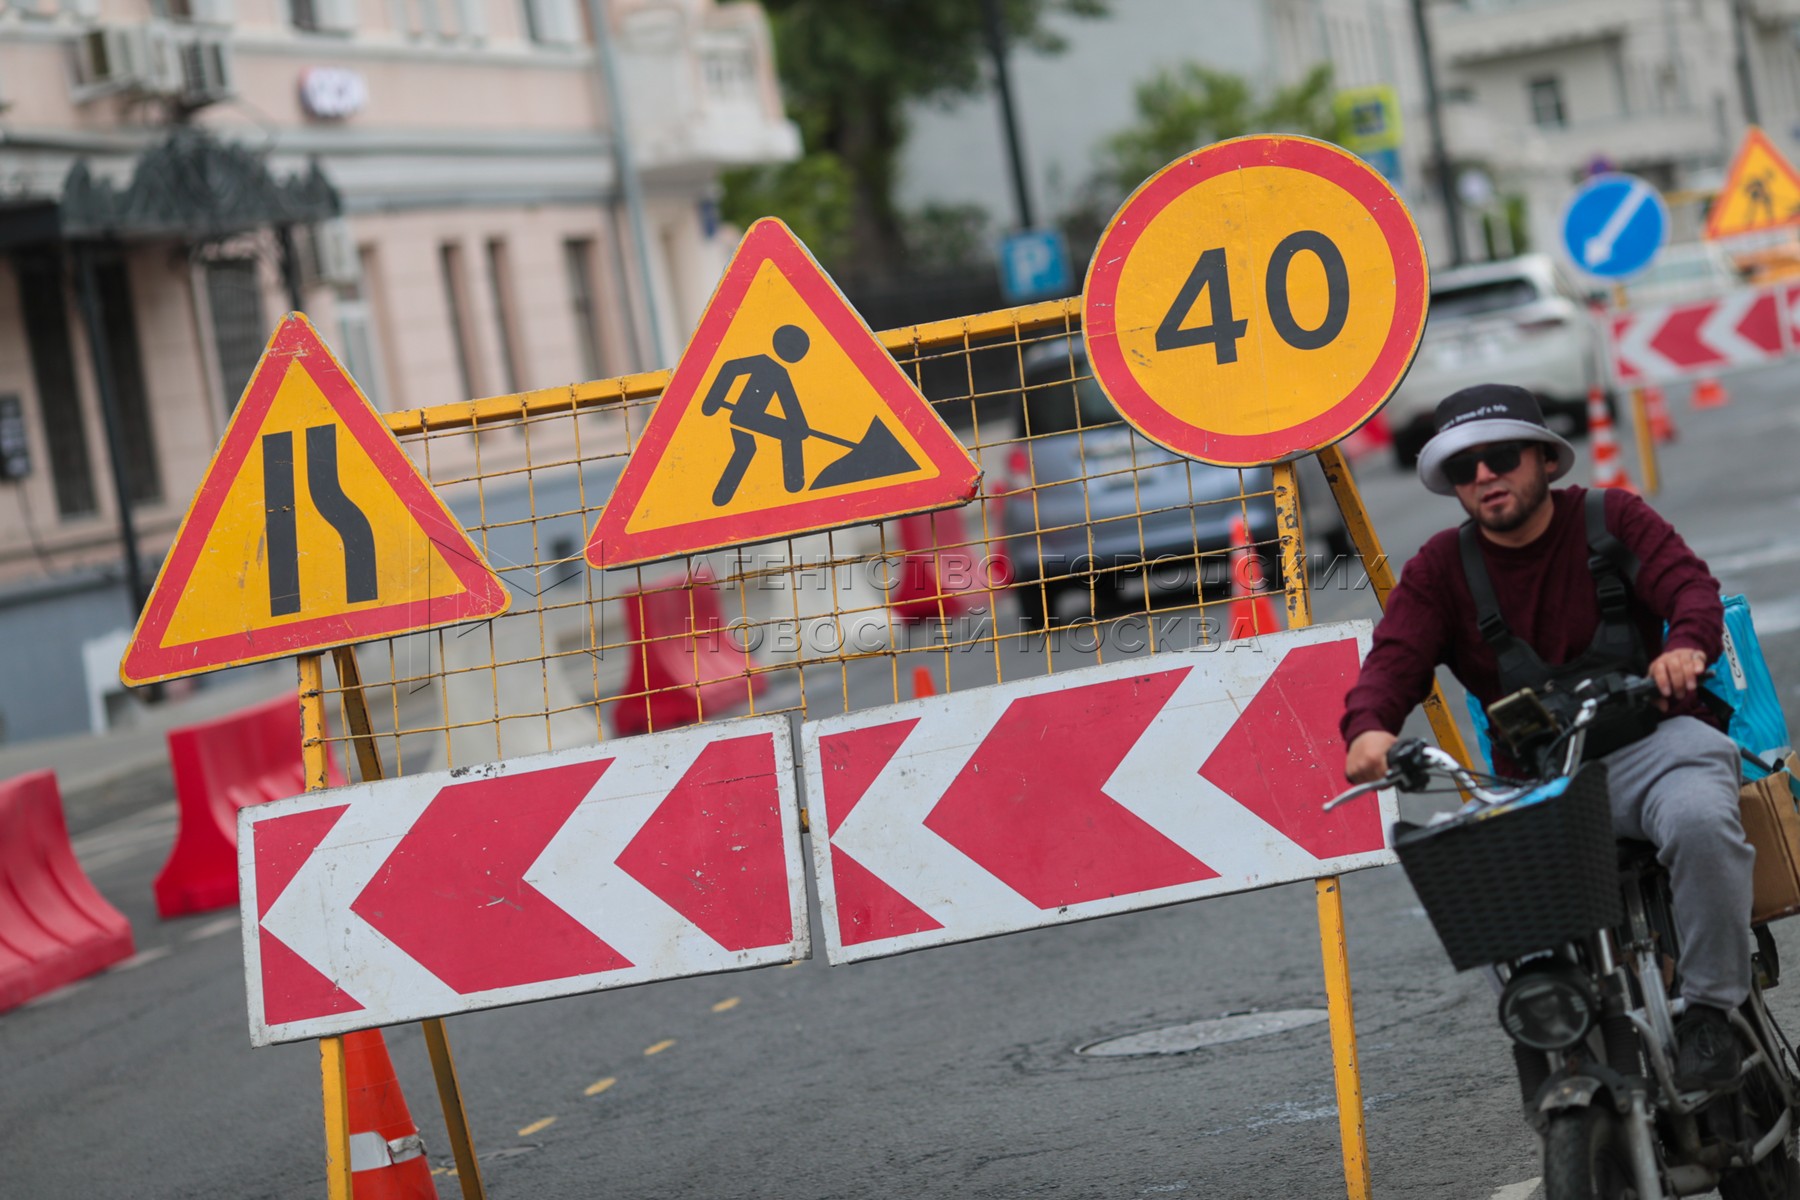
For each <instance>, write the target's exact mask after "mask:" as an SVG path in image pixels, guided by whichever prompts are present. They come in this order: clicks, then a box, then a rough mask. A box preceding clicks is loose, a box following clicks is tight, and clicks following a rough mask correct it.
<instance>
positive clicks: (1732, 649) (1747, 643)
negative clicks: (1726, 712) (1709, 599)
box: [1704, 596, 1793, 762]
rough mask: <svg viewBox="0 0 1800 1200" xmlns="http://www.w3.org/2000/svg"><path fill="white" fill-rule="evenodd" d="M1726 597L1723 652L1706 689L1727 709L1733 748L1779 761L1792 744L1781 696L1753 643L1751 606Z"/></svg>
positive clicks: (1759, 648)
mask: <svg viewBox="0 0 1800 1200" xmlns="http://www.w3.org/2000/svg"><path fill="white" fill-rule="evenodd" d="M1724 599H1725V651H1724V653H1722V654H1720V655H1719V661H1718V662H1716V663H1714V664H1713V675H1712V678H1711V679H1709V680H1707V681H1706V683H1705V684H1704V686H1705V688H1706V690H1707V691H1709V692H1711V693H1712V694H1713V695H1715V696H1717V697H1718V698H1719V699H1721V700H1723V701H1724V702H1725V703H1727V704H1729V705H1730V706H1731V724H1730V726H1729V727H1728V729H1727V732H1729V733H1730V734H1731V736H1732V738H1733V739H1734V740H1735V741H1736V742H1737V744H1738V745H1740V746H1742V747H1743V748H1744V749H1746V750H1748V751H1749V752H1750V753H1752V754H1754V755H1756V756H1757V757H1758V758H1760V759H1763V760H1764V761H1776V762H1779V761H1780V760H1781V759H1783V758H1785V757H1787V754H1788V752H1789V750H1791V749H1792V746H1793V739H1792V738H1791V737H1789V736H1788V724H1787V714H1785V713H1783V712H1782V711H1781V693H1780V692H1778V691H1777V690H1776V689H1775V679H1774V677H1773V676H1771V675H1770V674H1769V664H1768V661H1767V660H1766V659H1764V658H1763V652H1762V643H1761V642H1759V641H1757V639H1756V626H1755V624H1754V623H1753V622H1752V621H1751V619H1750V602H1749V601H1748V600H1746V599H1745V598H1744V597H1742V596H1726V597H1725V598H1724Z"/></svg>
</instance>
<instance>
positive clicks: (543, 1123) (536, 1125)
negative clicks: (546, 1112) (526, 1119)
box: [519, 1117, 556, 1137]
mask: <svg viewBox="0 0 1800 1200" xmlns="http://www.w3.org/2000/svg"><path fill="white" fill-rule="evenodd" d="M554 1124H556V1118H555V1117H545V1118H543V1119H542V1120H540V1121H533V1122H532V1123H531V1124H529V1125H527V1126H526V1127H525V1128H523V1129H521V1130H519V1136H520V1137H530V1136H531V1135H532V1134H534V1133H538V1132H540V1131H541V1130H545V1129H548V1128H550V1127H551V1126H552V1125H554Z"/></svg>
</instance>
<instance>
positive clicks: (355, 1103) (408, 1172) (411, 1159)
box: [344, 1029, 437, 1200]
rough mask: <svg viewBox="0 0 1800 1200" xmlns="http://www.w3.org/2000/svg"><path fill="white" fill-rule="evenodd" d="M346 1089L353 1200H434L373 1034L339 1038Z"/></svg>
mask: <svg viewBox="0 0 1800 1200" xmlns="http://www.w3.org/2000/svg"><path fill="white" fill-rule="evenodd" d="M344 1075H345V1077H346V1078H347V1079H348V1080H349V1083H350V1186H351V1191H352V1192H353V1193H354V1194H355V1196H356V1200H437V1185H436V1184H434V1183H432V1182H431V1162H430V1160H428V1159H427V1158H426V1157H425V1142H424V1139H422V1138H421V1137H419V1127H418V1126H417V1125H414V1124H413V1119H412V1115H411V1114H410V1113H408V1112H407V1111H406V1097H405V1096H403V1095H401V1094H400V1081H399V1080H397V1079H395V1078H394V1062H393V1060H392V1059H390V1058H389V1057H388V1052H387V1043H386V1042H384V1041H382V1040H381V1031H380V1030H379V1029H366V1030H362V1031H360V1032H357V1033H346V1034H345V1035H344Z"/></svg>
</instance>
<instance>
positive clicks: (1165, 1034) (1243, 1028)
mask: <svg viewBox="0 0 1800 1200" xmlns="http://www.w3.org/2000/svg"><path fill="white" fill-rule="evenodd" d="M1327 1016H1329V1014H1328V1013H1326V1011H1325V1010H1324V1009H1322V1008H1290V1009H1286V1010H1284V1011H1282V1012H1249V1013H1228V1014H1226V1015H1225V1016H1223V1017H1213V1018H1211V1019H1210V1020H1206V1021H1190V1022H1188V1023H1187V1024H1186V1025H1166V1026H1164V1027H1163V1028H1161V1029H1146V1030H1145V1031H1144V1032H1142V1033H1128V1034H1126V1035H1125V1036H1124V1037H1116V1038H1108V1039H1107V1040H1105V1041H1103V1042H1093V1043H1090V1044H1089V1045H1086V1046H1082V1047H1080V1048H1079V1049H1078V1050H1077V1051H1076V1053H1077V1054H1092V1055H1096V1056H1099V1057H1102V1058H1115V1057H1124V1056H1127V1055H1133V1054H1187V1053H1188V1052H1190V1051H1193V1050H1199V1049H1201V1048H1202V1047H1204V1046H1222V1045H1224V1044H1226V1043H1227V1042H1244V1041H1248V1040H1250V1039H1251V1038H1259V1037H1268V1036H1269V1035H1270V1034H1274V1033H1286V1032H1287V1031H1288V1030H1290V1029H1301V1028H1304V1027H1305V1026H1307V1025H1317V1024H1318V1023H1319V1022H1320V1021H1323V1020H1325V1019H1326V1018H1327Z"/></svg>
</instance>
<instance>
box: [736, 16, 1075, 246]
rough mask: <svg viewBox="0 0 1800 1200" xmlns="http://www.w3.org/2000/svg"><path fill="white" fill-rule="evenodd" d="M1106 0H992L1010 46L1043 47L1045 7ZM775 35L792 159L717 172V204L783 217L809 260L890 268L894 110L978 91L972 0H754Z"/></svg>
mask: <svg viewBox="0 0 1800 1200" xmlns="http://www.w3.org/2000/svg"><path fill="white" fill-rule="evenodd" d="M1108 3H1109V0H1002V11H1003V13H1004V17H1005V24H1006V29H1007V35H1008V38H1009V43H1010V45H1011V46H1012V47H1013V48H1014V49H1028V50H1034V51H1037V52H1040V53H1055V52H1057V51H1059V50H1061V49H1063V41H1062V39H1061V38H1060V36H1059V35H1058V34H1057V31H1056V30H1055V28H1054V27H1053V25H1052V24H1051V23H1050V22H1049V21H1047V20H1046V18H1047V17H1049V16H1051V15H1052V14H1067V15H1073V16H1082V17H1097V16H1103V15H1105V14H1106V12H1107V5H1108ZM763 7H764V8H765V9H766V10H767V11H768V13H769V18H770V22H771V24H772V26H773V28H774V33H775V53H776V64H777V69H778V71H779V74H780V76H781V84H782V91H783V94H784V96H785V99H786V103H787V110H788V114H789V116H791V117H792V118H793V119H794V121H795V123H796V124H798V125H799V127H800V136H801V143H802V146H803V153H802V157H801V158H800V159H799V161H797V162H793V163H785V164H782V165H780V166H775V167H759V168H752V169H749V170H744V171H736V172H731V173H728V174H727V175H726V177H725V196H724V201H723V204H722V211H723V212H724V214H725V216H726V218H727V219H728V220H731V221H733V222H734V223H737V224H747V223H748V222H750V221H752V220H755V219H756V218H757V217H760V216H778V217H781V218H782V219H783V220H785V221H786V222H787V223H788V224H789V225H790V226H792V227H793V229H794V231H795V232H796V233H798V234H799V235H800V236H801V238H802V239H803V240H805V241H806V243H807V244H808V245H809V246H811V247H812V249H813V251H814V253H816V254H818V255H819V257H820V258H821V259H824V260H825V261H826V262H828V263H833V264H849V265H853V266H857V267H861V268H864V269H869V270H874V271H882V270H892V269H894V268H896V267H897V266H899V265H900V264H901V263H903V262H905V261H906V258H907V247H906V221H905V219H904V217H903V216H902V214H901V213H900V212H899V209H898V207H897V205H896V203H895V200H894V189H895V183H896V178H895V171H896V166H897V163H898V158H899V151H900V147H901V144H902V143H903V142H904V140H905V138H906V118H905V106H906V105H907V104H908V103H909V102H912V101H918V100H926V101H933V100H936V101H949V100H952V99H954V98H957V97H960V96H968V95H972V94H975V93H978V92H980V91H981V90H982V89H983V88H985V87H986V86H987V78H988V68H987V63H988V61H989V60H988V57H987V43H986V40H985V32H984V26H983V23H982V5H981V4H980V3H979V2H978V0H763Z"/></svg>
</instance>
